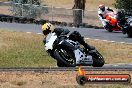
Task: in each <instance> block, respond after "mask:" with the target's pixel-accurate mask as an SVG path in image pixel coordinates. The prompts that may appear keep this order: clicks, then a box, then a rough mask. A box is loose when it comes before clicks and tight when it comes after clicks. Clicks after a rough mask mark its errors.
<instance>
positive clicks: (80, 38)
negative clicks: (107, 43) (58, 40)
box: [54, 28, 94, 50]
mask: <svg viewBox="0 0 132 88" xmlns="http://www.w3.org/2000/svg"><path fill="white" fill-rule="evenodd" d="M54 32H55V33H56V34H57V35H58V36H59V35H67V34H68V33H69V32H70V31H69V30H68V29H63V28H55V30H54ZM69 39H71V40H73V41H78V42H79V43H80V44H82V45H83V46H84V47H85V48H86V49H88V50H92V49H94V47H93V46H90V45H88V44H87V43H86V42H85V41H84V37H83V36H81V34H80V33H79V32H78V31H73V32H72V33H71V34H70V35H69Z"/></svg>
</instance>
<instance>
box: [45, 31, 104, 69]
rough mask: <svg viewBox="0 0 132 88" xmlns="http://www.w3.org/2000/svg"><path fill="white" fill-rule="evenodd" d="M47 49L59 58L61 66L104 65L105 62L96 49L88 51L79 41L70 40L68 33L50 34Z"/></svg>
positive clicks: (46, 44) (46, 43) (51, 54)
mask: <svg viewBox="0 0 132 88" xmlns="http://www.w3.org/2000/svg"><path fill="white" fill-rule="evenodd" d="M45 49H46V50H47V52H48V53H49V54H50V56H52V57H53V58H54V59H56V60H57V66H59V67H75V66H77V65H81V66H94V67H102V66H103V65H104V63H105V61H104V58H103V56H102V55H101V54H100V53H99V52H98V51H97V50H96V49H93V50H91V51H87V50H86V49H85V48H84V47H81V45H80V44H79V42H77V41H76V42H75V41H72V40H70V39H69V37H68V36H66V35H60V36H57V35H56V34H55V33H50V34H48V36H47V38H46V42H45ZM77 58H78V61H77ZM76 63H78V64H76Z"/></svg>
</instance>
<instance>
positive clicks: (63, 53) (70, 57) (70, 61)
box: [54, 49, 76, 67]
mask: <svg viewBox="0 0 132 88" xmlns="http://www.w3.org/2000/svg"><path fill="white" fill-rule="evenodd" d="M54 56H55V58H56V60H57V65H58V67H75V66H76V59H75V57H74V53H73V52H72V51H70V52H69V51H67V50H64V49H56V50H55V51H54Z"/></svg>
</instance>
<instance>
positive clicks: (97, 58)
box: [91, 50, 105, 67]
mask: <svg viewBox="0 0 132 88" xmlns="http://www.w3.org/2000/svg"><path fill="white" fill-rule="evenodd" d="M91 55H92V57H93V64H92V66H93V67H102V66H103V65H104V63H105V61H104V58H103V56H102V55H101V54H100V53H99V52H98V51H97V50H96V52H94V53H93V54H91Z"/></svg>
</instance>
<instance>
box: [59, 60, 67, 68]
mask: <svg viewBox="0 0 132 88" xmlns="http://www.w3.org/2000/svg"><path fill="white" fill-rule="evenodd" d="M57 66H58V67H66V65H65V64H64V63H62V62H59V61H57Z"/></svg>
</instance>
